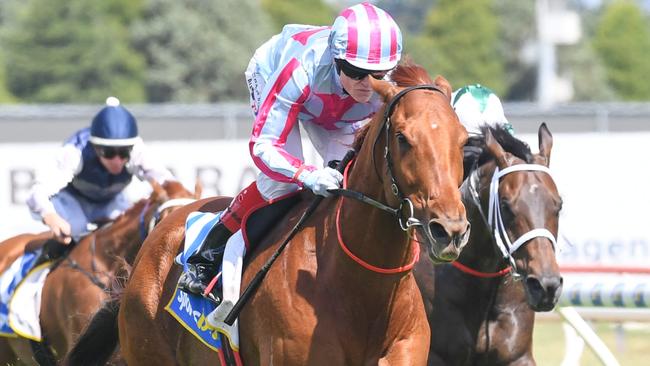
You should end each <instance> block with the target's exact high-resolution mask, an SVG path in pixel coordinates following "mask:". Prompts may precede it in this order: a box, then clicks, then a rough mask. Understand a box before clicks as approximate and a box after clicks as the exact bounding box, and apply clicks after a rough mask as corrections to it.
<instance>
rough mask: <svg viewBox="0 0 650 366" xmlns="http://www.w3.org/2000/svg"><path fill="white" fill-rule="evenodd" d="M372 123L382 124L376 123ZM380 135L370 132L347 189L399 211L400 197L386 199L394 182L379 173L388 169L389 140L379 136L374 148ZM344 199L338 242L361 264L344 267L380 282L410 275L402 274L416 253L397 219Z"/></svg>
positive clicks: (352, 263)
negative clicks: (381, 279)
mask: <svg viewBox="0 0 650 366" xmlns="http://www.w3.org/2000/svg"><path fill="white" fill-rule="evenodd" d="M376 118H378V117H376ZM371 123H375V124H377V123H382V122H381V121H379V120H373V121H372V122H371ZM378 128H379V129H380V130H379V131H377V129H378ZM378 133H381V128H380V127H378V126H374V128H371V130H370V131H369V132H368V135H369V136H367V138H366V141H365V142H364V144H363V146H362V147H361V150H360V152H359V155H358V156H357V158H356V160H355V162H354V165H353V166H352V167H351V169H350V172H349V176H346V179H347V181H346V184H347V187H346V188H347V189H350V190H352V191H357V192H361V193H363V194H364V195H366V196H368V197H370V198H372V199H374V200H376V201H378V202H380V203H383V204H385V205H387V206H390V207H393V208H396V207H397V206H398V204H397V203H396V202H397V198H396V196H392V197H388V196H387V195H386V189H385V186H386V185H390V178H389V177H386V176H384V177H383V179H382V178H380V177H379V174H378V170H377V169H381V167H383V166H385V165H386V163H385V158H384V156H383V155H382V154H381V151H384V148H383V146H385V138H384V137H383V136H379V141H378V142H377V146H376V148H375V147H374V143H375V139H376V138H377V134H378ZM370 135H373V136H370ZM375 164H376V165H377V169H376V168H375ZM340 199H342V200H343V202H342V203H341V205H340V208H339V209H340V210H341V212H340V218H339V220H338V221H339V225H338V227H337V234H338V238H337V239H338V240H339V245H340V246H343V245H344V246H345V247H347V249H349V251H350V252H351V254H352V255H354V256H356V257H357V258H358V260H357V261H354V260H350V258H346V259H344V260H343V263H342V265H345V266H352V267H355V269H356V270H358V271H360V272H362V273H363V274H366V275H369V276H370V277H377V278H381V277H390V278H396V277H395V275H394V274H392V272H397V273H399V274H406V273H408V272H409V271H408V270H398V269H399V268H400V267H404V266H405V265H407V264H409V263H411V262H412V261H413V251H412V250H411V245H410V240H409V236H408V235H407V233H406V232H405V231H403V230H402V229H401V228H400V226H399V223H398V220H397V217H396V216H394V215H392V214H390V213H388V212H386V211H383V210H380V209H378V208H376V207H373V206H370V205H368V204H366V203H362V202H359V201H356V200H352V199H348V198H340ZM341 242H343V244H341ZM348 257H350V254H348ZM361 262H365V263H361ZM372 267H376V269H372ZM382 270H389V271H388V272H390V273H391V274H386V273H382V272H383V271H382ZM397 278H399V277H397Z"/></svg>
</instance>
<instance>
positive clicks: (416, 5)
mask: <svg viewBox="0 0 650 366" xmlns="http://www.w3.org/2000/svg"><path fill="white" fill-rule="evenodd" d="M437 2H438V1H437V0H434V1H432V0H399V1H395V0H379V1H377V2H376V4H377V6H378V7H380V8H382V9H384V10H386V11H387V12H388V13H389V14H390V15H391V16H392V17H393V18H394V19H395V21H396V22H397V24H398V25H399V26H400V29H401V30H402V33H403V35H404V37H411V36H413V35H417V34H419V33H420V32H422V27H423V26H424V20H425V15H426V14H428V13H429V11H430V10H431V8H434V7H435V3H437Z"/></svg>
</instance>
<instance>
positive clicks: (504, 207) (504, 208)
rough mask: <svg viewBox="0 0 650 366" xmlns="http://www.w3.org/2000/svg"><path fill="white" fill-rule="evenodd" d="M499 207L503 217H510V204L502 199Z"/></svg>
mask: <svg viewBox="0 0 650 366" xmlns="http://www.w3.org/2000/svg"><path fill="white" fill-rule="evenodd" d="M499 204H500V206H501V213H502V214H503V215H505V216H508V217H512V209H511V208H510V202H508V201H507V200H505V199H502V200H501V202H499Z"/></svg>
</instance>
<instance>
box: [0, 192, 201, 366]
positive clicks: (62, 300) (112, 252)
mask: <svg viewBox="0 0 650 366" xmlns="http://www.w3.org/2000/svg"><path fill="white" fill-rule="evenodd" d="M152 186H153V193H152V194H151V196H150V197H149V198H148V199H143V200H140V201H139V202H137V203H135V204H134V205H133V206H132V207H131V208H129V209H128V210H127V211H125V212H124V213H123V214H122V215H121V216H119V217H118V218H117V219H116V220H115V221H114V222H113V223H111V224H110V225H107V226H104V227H102V228H100V229H98V230H96V231H94V232H92V233H91V234H89V235H87V236H85V237H83V238H82V239H81V240H80V241H79V243H77V244H76V245H75V246H74V247H73V248H72V250H71V251H70V252H69V254H68V255H66V256H65V257H64V258H62V259H60V261H59V262H58V264H57V265H56V266H55V267H54V268H53V269H52V271H51V272H50V273H49V275H48V276H47V278H46V280H45V283H44V285H43V292H42V300H41V314H40V319H41V329H42V334H43V337H44V339H45V340H46V343H41V345H42V346H41V348H38V349H37V352H38V353H39V354H40V355H39V356H38V357H42V358H38V362H39V363H40V364H52V365H53V364H55V363H56V360H57V359H59V358H63V356H64V355H65V354H66V353H67V352H68V351H69V349H70V348H72V345H73V344H74V341H75V340H76V338H77V336H78V335H79V334H80V333H81V331H82V329H83V328H84V327H85V326H86V324H87V323H88V321H89V320H90V318H91V317H92V316H93V315H94V314H95V312H96V311H97V310H98V309H100V308H101V306H102V305H103V303H104V301H106V300H108V299H109V298H110V297H111V293H110V289H111V287H112V285H113V281H114V280H116V277H118V276H120V275H121V276H122V277H125V276H127V275H128V274H127V273H125V271H127V268H128V265H126V264H128V263H133V260H134V258H135V256H136V253H137V252H138V250H139V249H140V246H141V244H142V242H143V240H144V237H143V236H145V235H146V234H147V232H148V229H149V225H150V223H151V222H152V219H154V218H156V217H157V216H164V215H167V214H168V213H169V212H170V211H171V210H173V203H174V202H173V201H175V200H178V201H175V202H185V203H187V200H181V199H182V198H186V199H187V198H196V197H198V195H200V189H198V185H197V193H196V194H197V196H195V195H194V194H192V193H190V192H189V191H188V190H186V189H185V188H184V187H183V185H182V184H180V183H179V182H176V181H168V182H165V183H164V185H163V186H160V185H159V184H157V183H155V182H153V183H152ZM163 205H164V206H163ZM165 207H167V209H164V208H165ZM161 208H162V209H163V210H160V209H161ZM46 234H47V233H45V234H35V235H33V237H32V236H30V235H28V234H25V235H19V236H18V237H16V238H20V239H21V240H22V239H29V238H30V237H32V239H33V240H37V241H42V240H43V238H42V237H41V236H43V235H46ZM50 235H51V234H50ZM8 242H9V243H11V245H12V247H14V246H16V243H17V239H15V238H11V239H8ZM32 244H33V243H25V244H23V247H25V245H27V246H30V245H32ZM2 245H4V244H2ZM125 265H126V266H125ZM30 342H32V341H30V340H27V339H23V338H0V364H2V365H5V364H7V363H9V364H13V363H15V362H20V363H22V364H31V363H33V362H34V360H33V358H34V351H33V349H32V345H30ZM48 346H49V347H48Z"/></svg>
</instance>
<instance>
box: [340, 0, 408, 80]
mask: <svg viewBox="0 0 650 366" xmlns="http://www.w3.org/2000/svg"><path fill="white" fill-rule="evenodd" d="M329 44H330V49H331V51H332V55H333V56H334V58H336V59H343V60H346V61H347V62H349V63H351V64H352V65H354V66H356V67H358V68H361V69H364V70H373V71H382V70H390V69H392V68H393V67H395V65H397V62H398V61H399V59H400V57H401V56H402V32H401V31H400V29H399V27H398V26H397V23H395V21H394V20H393V18H392V17H391V16H390V15H389V14H388V13H387V12H385V11H384V10H382V9H380V8H378V7H376V6H374V5H372V4H370V3H369V2H364V3H361V4H357V5H354V6H352V7H349V8H347V9H345V10H343V11H342V12H341V14H340V15H339V16H338V17H337V18H336V20H335V21H334V24H333V25H332V30H331V32H330V36H329Z"/></svg>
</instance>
